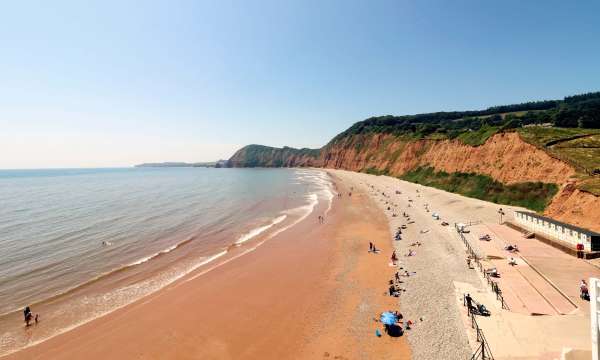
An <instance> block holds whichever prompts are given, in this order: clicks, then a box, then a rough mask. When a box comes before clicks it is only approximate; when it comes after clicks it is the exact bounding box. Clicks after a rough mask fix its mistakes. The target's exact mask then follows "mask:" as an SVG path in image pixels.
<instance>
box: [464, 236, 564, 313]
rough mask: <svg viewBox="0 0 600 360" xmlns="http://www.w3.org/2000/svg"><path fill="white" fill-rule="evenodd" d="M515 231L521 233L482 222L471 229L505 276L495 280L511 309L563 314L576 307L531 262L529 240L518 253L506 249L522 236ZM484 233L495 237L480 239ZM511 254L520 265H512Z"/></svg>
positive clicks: (493, 265) (473, 240) (478, 245)
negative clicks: (515, 236) (529, 260)
mask: <svg viewBox="0 0 600 360" xmlns="http://www.w3.org/2000/svg"><path fill="white" fill-rule="evenodd" d="M513 232H514V233H516V234H519V233H518V232H516V231H514V230H512V229H510V228H508V227H505V226H502V225H495V224H482V225H476V226H473V227H471V233H470V234H468V235H467V236H468V238H469V240H470V241H471V243H476V246H477V247H478V248H479V249H480V251H481V253H482V254H484V255H485V256H486V257H487V259H488V263H489V264H490V265H489V266H490V267H496V269H497V270H498V272H499V273H500V275H501V277H500V278H498V279H495V280H496V282H498V284H499V285H500V288H501V289H502V293H503V297H504V300H505V301H506V303H507V304H508V306H509V308H510V309H511V311H513V312H517V313H522V314H528V315H559V314H569V313H571V312H573V311H574V310H576V306H575V305H574V304H573V303H572V302H571V301H569V299H567V297H565V295H563V293H561V292H560V291H559V290H557V289H556V288H555V287H554V286H553V285H552V284H551V283H549V282H548V280H547V279H546V278H544V276H542V275H541V274H540V273H538V272H537V271H536V270H535V269H534V268H532V267H531V266H530V262H528V261H527V259H529V257H528V255H531V249H530V247H529V246H527V245H528V244H525V247H524V248H522V247H521V244H518V246H519V249H521V251H520V252H518V253H510V252H509V251H506V250H504V247H505V246H506V245H507V244H509V243H510V244H513V245H514V244H515V243H517V241H518V239H517V240H515V239H514V234H513ZM482 235H489V236H490V237H491V240H490V241H484V240H479V238H480V236H482ZM530 241H536V242H537V240H530ZM542 245H544V246H547V245H546V244H543V243H542ZM553 249H554V248H553ZM521 255H522V256H521ZM510 258H513V259H514V260H515V261H516V262H517V265H515V266H511V265H509V263H508V260H509V259H510ZM533 266H535V264H533Z"/></svg>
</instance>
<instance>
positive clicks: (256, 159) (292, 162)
mask: <svg viewBox="0 0 600 360" xmlns="http://www.w3.org/2000/svg"><path fill="white" fill-rule="evenodd" d="M319 153H320V150H315V149H294V148H290V147H284V148H274V147H270V146H263V145H248V146H244V147H243V148H241V149H240V150H238V151H236V152H235V154H233V156H232V157H231V158H230V159H229V161H228V164H227V165H228V166H229V167H305V166H312V167H319V166H320V165H321V164H320V162H319V161H318V156H319Z"/></svg>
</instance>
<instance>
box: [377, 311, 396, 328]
mask: <svg viewBox="0 0 600 360" xmlns="http://www.w3.org/2000/svg"><path fill="white" fill-rule="evenodd" d="M379 320H381V323H382V324H384V325H394V324H395V323H396V321H398V318H397V317H396V315H394V314H393V313H391V312H389V311H386V312H384V313H382V314H381V318H380V319H379Z"/></svg>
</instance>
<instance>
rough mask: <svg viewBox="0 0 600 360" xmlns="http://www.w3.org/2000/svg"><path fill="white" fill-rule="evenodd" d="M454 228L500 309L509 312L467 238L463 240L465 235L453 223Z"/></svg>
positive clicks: (498, 289)
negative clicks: (489, 287)
mask: <svg viewBox="0 0 600 360" xmlns="http://www.w3.org/2000/svg"><path fill="white" fill-rule="evenodd" d="M454 228H455V229H456V232H457V233H458V235H459V236H460V238H461V239H462V241H463V243H464V244H465V246H466V248H467V252H468V253H469V255H470V256H471V257H472V258H473V259H474V260H475V264H476V265H477V267H478V268H479V271H481V273H482V274H483V277H484V278H485V279H486V280H487V282H488V284H489V285H490V286H491V287H492V291H493V292H494V293H495V294H496V300H498V301H500V304H501V305H502V309H504V310H510V308H509V307H508V304H507V303H506V302H505V301H504V297H503V296H502V290H500V287H499V286H498V283H497V282H495V281H492V279H491V278H490V275H489V274H487V273H486V272H485V269H484V268H483V264H482V263H481V261H480V256H478V255H477V253H476V252H475V251H474V250H473V248H472V247H471V244H470V243H469V241H468V240H467V238H465V235H464V234H463V233H462V231H460V230H459V229H458V225H456V223H454Z"/></svg>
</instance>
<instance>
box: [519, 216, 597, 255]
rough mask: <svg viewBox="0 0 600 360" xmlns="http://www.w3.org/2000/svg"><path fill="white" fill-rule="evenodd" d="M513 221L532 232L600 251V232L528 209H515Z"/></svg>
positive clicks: (572, 245)
mask: <svg viewBox="0 0 600 360" xmlns="http://www.w3.org/2000/svg"><path fill="white" fill-rule="evenodd" d="M515 221H516V223H517V224H519V225H521V226H522V227H523V228H525V229H527V230H529V231H531V232H532V233H535V234H539V235H542V236H544V237H547V238H549V239H551V240H559V241H561V242H563V243H565V245H567V246H570V247H572V248H575V247H576V246H577V244H583V247H584V250H585V251H600V234H598V233H596V232H593V231H591V230H587V229H583V228H580V227H577V226H573V225H570V224H566V223H563V222H560V221H557V220H554V219H551V218H549V217H545V216H541V215H538V214H536V213H532V212H528V211H515Z"/></svg>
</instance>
